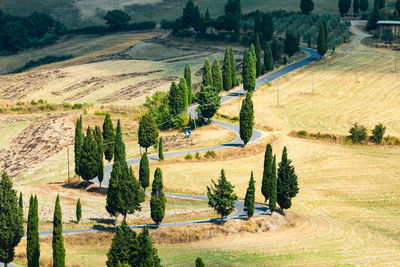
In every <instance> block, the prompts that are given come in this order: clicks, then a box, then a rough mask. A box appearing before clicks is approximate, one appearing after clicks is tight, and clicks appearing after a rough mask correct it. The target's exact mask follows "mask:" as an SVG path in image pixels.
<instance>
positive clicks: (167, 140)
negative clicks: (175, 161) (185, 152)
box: [163, 133, 195, 150]
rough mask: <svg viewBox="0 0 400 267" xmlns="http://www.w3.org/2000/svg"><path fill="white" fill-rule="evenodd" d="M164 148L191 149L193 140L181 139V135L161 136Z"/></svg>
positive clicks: (193, 143)
mask: <svg viewBox="0 0 400 267" xmlns="http://www.w3.org/2000/svg"><path fill="white" fill-rule="evenodd" d="M163 145H164V148H168V149H174V150H179V149H182V148H187V147H193V146H194V145H195V142H194V139H193V138H183V134H182V133H178V134H173V135H163Z"/></svg>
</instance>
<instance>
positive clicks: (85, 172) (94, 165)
mask: <svg viewBox="0 0 400 267" xmlns="http://www.w3.org/2000/svg"><path fill="white" fill-rule="evenodd" d="M79 164H80V166H79V172H80V175H81V176H82V178H83V179H84V180H85V181H86V182H89V181H90V180H92V179H93V178H95V177H96V176H97V175H98V173H99V152H98V148H97V143H96V140H95V139H94V136H93V132H92V129H91V128H90V127H88V128H87V132H86V136H85V137H84V140H83V147H82V155H81V158H80V160H79Z"/></svg>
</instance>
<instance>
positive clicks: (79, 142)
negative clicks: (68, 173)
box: [74, 116, 83, 176]
mask: <svg viewBox="0 0 400 267" xmlns="http://www.w3.org/2000/svg"><path fill="white" fill-rule="evenodd" d="M82 147H83V132H82V116H80V117H79V119H78V120H77V121H76V126H75V144H74V152H75V173H76V174H77V175H79V176H81V175H80V172H79V166H80V164H79V163H80V159H81V154H82Z"/></svg>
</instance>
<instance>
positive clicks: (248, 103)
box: [239, 93, 254, 146]
mask: <svg viewBox="0 0 400 267" xmlns="http://www.w3.org/2000/svg"><path fill="white" fill-rule="evenodd" d="M239 122H240V130H239V132H240V138H241V139H242V140H243V143H244V146H246V144H247V143H248V142H249V141H250V138H251V137H252V135H253V126H254V108H253V101H252V100H251V94H250V93H247V94H246V98H245V99H243V101H242V107H241V109H240V115H239Z"/></svg>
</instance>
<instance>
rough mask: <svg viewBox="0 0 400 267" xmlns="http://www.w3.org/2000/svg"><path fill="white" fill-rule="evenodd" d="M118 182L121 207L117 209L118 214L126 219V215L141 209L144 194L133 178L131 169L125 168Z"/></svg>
mask: <svg viewBox="0 0 400 267" xmlns="http://www.w3.org/2000/svg"><path fill="white" fill-rule="evenodd" d="M120 182H121V187H120V191H121V196H122V205H121V207H119V213H120V214H122V215H123V216H124V219H126V216H127V215H128V214H134V213H135V211H140V210H141V209H142V208H141V205H140V203H142V202H144V199H145V194H144V191H143V190H142V189H141V188H140V184H139V182H138V181H137V180H136V178H135V175H134V173H133V170H132V167H130V168H127V167H126V168H125V170H123V171H122V179H121V180H120Z"/></svg>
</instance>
